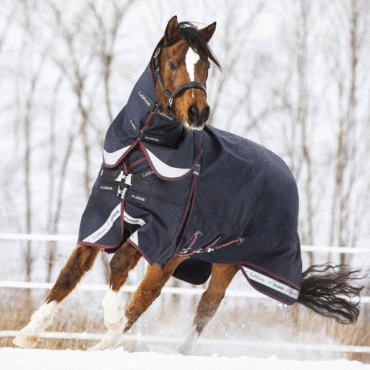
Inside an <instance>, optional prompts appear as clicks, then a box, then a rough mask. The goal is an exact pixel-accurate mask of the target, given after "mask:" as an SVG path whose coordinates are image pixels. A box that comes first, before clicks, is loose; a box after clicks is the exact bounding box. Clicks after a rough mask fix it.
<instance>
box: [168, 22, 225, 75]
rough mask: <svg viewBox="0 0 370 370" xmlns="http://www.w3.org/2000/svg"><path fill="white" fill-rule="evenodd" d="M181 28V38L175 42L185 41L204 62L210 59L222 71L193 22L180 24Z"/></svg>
mask: <svg viewBox="0 0 370 370" xmlns="http://www.w3.org/2000/svg"><path fill="white" fill-rule="evenodd" d="M179 26H180V29H181V32H180V36H179V37H177V38H176V40H174V41H175V42H177V41H180V40H181V39H185V41H186V43H187V44H188V45H189V46H190V47H191V48H192V49H193V50H195V51H196V52H197V53H198V54H199V55H200V57H201V58H202V59H203V60H207V59H208V58H209V59H210V60H211V61H212V62H213V63H214V64H215V65H216V66H217V67H218V68H219V69H221V65H220V63H219V61H218V60H217V59H216V57H215V55H214V54H213V52H212V50H211V48H210V47H209V46H208V44H207V42H206V40H204V38H203V37H202V36H201V33H200V32H199V30H198V28H197V27H196V26H195V25H194V24H193V23H191V22H180V23H179ZM165 46H166V45H165Z"/></svg>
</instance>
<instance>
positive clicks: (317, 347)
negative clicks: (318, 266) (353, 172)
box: [0, 234, 370, 353]
mask: <svg viewBox="0 0 370 370" xmlns="http://www.w3.org/2000/svg"><path fill="white" fill-rule="evenodd" d="M1 239H2V240H32V241H37V240H39V241H71V242H76V237H75V236H72V235H47V234H0V240H1ZM302 251H303V252H316V253H317V252H318V253H328V252H333V253H348V254H355V253H356V254H357V253H363V254H370V248H348V247H328V246H310V245H303V246H302ZM52 286H53V284H52V283H41V282H15V281H0V288H15V289H17V288H18V289H50V288H51V287H52ZM136 288H137V287H136V286H124V287H123V291H125V292H134V291H135V290H136ZM77 289H80V290H85V291H106V289H107V285H105V284H80V285H79V286H77ZM203 292H204V289H199V288H193V289H186V288H166V287H165V288H163V290H162V293H164V294H179V295H201V294H202V293H203ZM226 296H228V297H239V298H259V299H261V298H262V299H265V298H268V297H266V296H265V295H263V294H260V293H258V292H257V291H236V290H234V291H233V290H231V291H230V290H228V291H226ZM361 302H363V303H369V302H370V297H361ZM17 333H18V331H14V330H7V331H0V338H1V337H14V336H16V335H17ZM41 338H53V339H78V340H101V339H102V338H103V334H93V333H60V332H45V333H42V334H41ZM130 341H141V342H147V343H156V344H158V343H163V344H169V343H172V344H180V343H182V340H181V339H178V338H168V337H156V336H149V335H126V336H125V337H123V342H130ZM199 344H200V345H215V344H220V345H222V344H229V345H238V346H246V347H248V348H250V347H265V348H271V349H278V348H279V349H287V350H299V349H302V350H312V351H330V352H357V353H370V347H361V346H339V345H321V344H308V343H304V344H303V343H302V344H301V343H276V342H265V341H252V342H251V341H232V340H228V341H226V340H214V339H200V340H199Z"/></svg>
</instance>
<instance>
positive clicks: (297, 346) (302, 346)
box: [0, 330, 370, 353]
mask: <svg viewBox="0 0 370 370" xmlns="http://www.w3.org/2000/svg"><path fill="white" fill-rule="evenodd" d="M18 333H19V331H17V330H6V331H0V338H6V337H10V338H12V337H15V336H16V335H17V334H18ZM103 337H104V334H94V333H66V332H63V333H61V332H44V333H41V334H40V338H47V339H77V340H96V341H98V340H101V339H103ZM136 341H138V342H145V343H151V344H156V345H158V344H164V345H168V344H175V345H180V344H182V343H183V341H184V339H181V338H173V337H172V338H169V337H159V336H154V335H129V334H125V335H124V336H123V337H122V342H121V343H122V344H124V343H126V342H136ZM197 344H199V345H201V346H207V345H209V346H210V345H225V344H227V345H230V346H240V347H246V348H255V347H262V348H271V349H286V350H289V351H293V350H294V351H296V350H304V351H326V352H355V353H370V347H361V346H339V345H327V344H310V343H288V342H282V343H281V342H276V341H275V342H267V341H266V342H265V341H244V340H219V339H206V338H200V339H199V340H198V342H197Z"/></svg>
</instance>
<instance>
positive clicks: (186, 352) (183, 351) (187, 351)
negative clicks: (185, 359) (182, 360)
mask: <svg viewBox="0 0 370 370" xmlns="http://www.w3.org/2000/svg"><path fill="white" fill-rule="evenodd" d="M192 349H193V348H192V346H189V345H182V346H181V347H180V348H179V349H178V350H177V352H178V353H179V354H180V355H183V356H190V355H191V353H192V352H193V351H192Z"/></svg>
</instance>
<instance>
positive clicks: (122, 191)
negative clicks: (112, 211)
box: [115, 171, 132, 199]
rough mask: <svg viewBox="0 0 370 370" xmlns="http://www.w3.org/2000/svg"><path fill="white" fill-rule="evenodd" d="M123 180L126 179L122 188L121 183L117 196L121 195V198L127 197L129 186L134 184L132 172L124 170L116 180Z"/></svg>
mask: <svg viewBox="0 0 370 370" xmlns="http://www.w3.org/2000/svg"><path fill="white" fill-rule="evenodd" d="M123 180H124V181H125V182H124V185H123V188H122V189H121V185H120V186H118V189H117V197H121V199H126V197H127V193H128V187H129V186H132V174H131V173H130V174H128V175H126V174H125V173H124V172H123V171H121V172H120V174H119V175H118V177H117V178H116V179H115V181H118V182H121V183H122V181H123Z"/></svg>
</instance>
